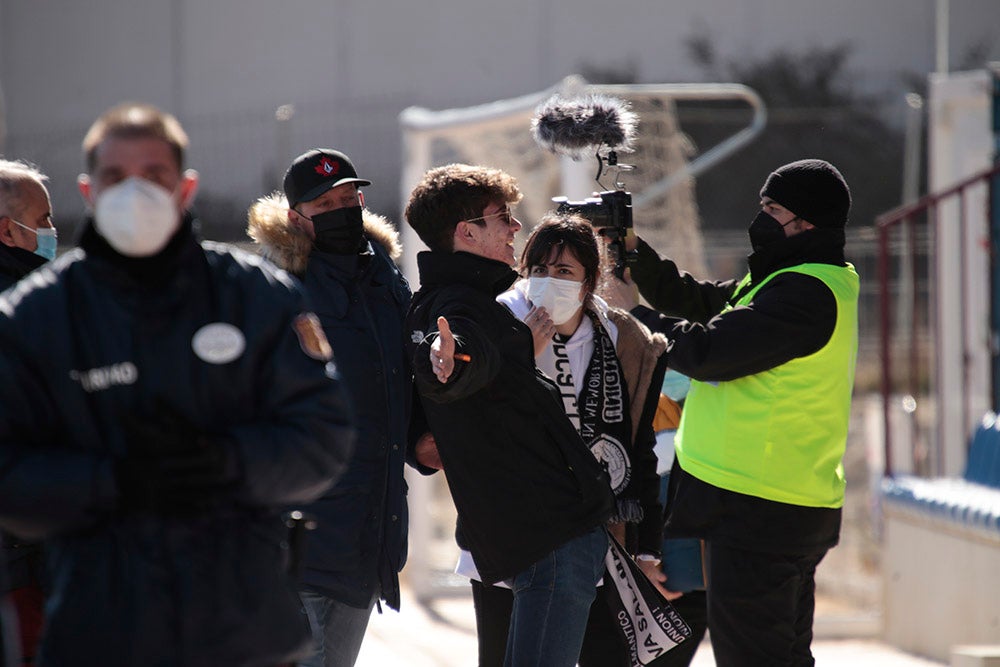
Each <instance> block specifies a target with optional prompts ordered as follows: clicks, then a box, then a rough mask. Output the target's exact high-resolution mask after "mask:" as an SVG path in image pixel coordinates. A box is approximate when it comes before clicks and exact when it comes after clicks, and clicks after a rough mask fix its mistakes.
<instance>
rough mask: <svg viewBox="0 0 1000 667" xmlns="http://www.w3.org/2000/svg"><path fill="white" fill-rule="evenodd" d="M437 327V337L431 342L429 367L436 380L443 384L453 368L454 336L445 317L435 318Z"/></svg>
mask: <svg viewBox="0 0 1000 667" xmlns="http://www.w3.org/2000/svg"><path fill="white" fill-rule="evenodd" d="M437 327H438V337H437V338H436V339H435V340H434V342H433V343H432V344H431V352H430V359H431V368H433V369H434V375H435V376H437V379H438V382H440V383H441V384H444V383H446V382H447V381H448V378H449V377H451V374H452V372H453V371H454V370H455V336H454V335H453V334H452V333H451V326H449V325H448V320H446V319H445V318H443V317H439V318H437Z"/></svg>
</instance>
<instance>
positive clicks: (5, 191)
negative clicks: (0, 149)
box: [0, 160, 57, 290]
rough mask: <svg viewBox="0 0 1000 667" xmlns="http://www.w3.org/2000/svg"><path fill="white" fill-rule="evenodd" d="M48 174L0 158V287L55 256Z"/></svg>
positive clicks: (24, 163) (22, 163)
mask: <svg viewBox="0 0 1000 667" xmlns="http://www.w3.org/2000/svg"><path fill="white" fill-rule="evenodd" d="M46 180H48V177H47V176H46V175H45V174H43V173H42V172H41V171H39V170H38V169H36V168H35V167H33V166H32V165H30V164H28V163H26V162H22V161H20V160H0V290H4V289H7V288H8V287H10V286H11V285H13V284H14V283H16V282H17V281H18V280H20V279H21V278H23V277H24V276H26V275H27V274H28V273H30V272H31V271H32V270H34V269H36V268H38V267H39V266H41V265H42V264H44V263H45V262H47V261H49V260H52V259H55V256H56V238H57V234H56V228H55V227H54V226H53V224H52V203H51V202H50V200H49V192H48V190H46V189H45V181H46Z"/></svg>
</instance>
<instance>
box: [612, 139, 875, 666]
mask: <svg viewBox="0 0 1000 667" xmlns="http://www.w3.org/2000/svg"><path fill="white" fill-rule="evenodd" d="M760 208H761V210H760V211H759V212H758V213H757V215H756V217H755V218H754V219H753V221H752V222H751V223H750V227H749V230H748V231H749V235H750V244H751V246H752V247H753V253H752V254H751V255H750V256H749V258H748V262H749V268H750V271H749V273H748V274H747V275H746V276H745V277H744V278H743V279H742V280H738V281H737V280H729V281H722V282H710V281H699V280H695V278H693V277H692V276H691V275H689V274H687V273H684V272H682V271H679V270H678V268H677V266H676V264H674V263H673V262H672V261H670V260H669V259H661V258H660V257H659V256H658V255H657V254H656V252H655V251H654V250H653V249H652V248H650V247H649V246H648V245H646V244H645V243H644V242H642V241H641V240H639V241H638V242H637V243H636V241H634V240H632V241H631V243H630V242H629V241H626V244H627V245H633V247H632V248H627V249H629V250H634V251H635V253H636V262H635V265H634V266H633V267H632V269H631V276H632V279H633V280H634V281H635V284H636V285H637V286H638V288H639V291H640V292H641V293H642V295H643V296H644V297H645V298H646V300H647V301H649V303H650V304H651V305H652V306H653V307H654V308H656V309H657V310H658V311H660V312H659V314H656V313H650V312H649V311H648V309H647V310H646V312H645V313H643V312H642V309H641V307H637V308H636V309H635V310H633V313H634V314H636V315H637V316H639V317H640V319H642V320H643V321H644V322H646V323H652V324H653V325H654V326H655V327H656V328H659V329H660V330H662V331H663V332H664V333H665V334H666V335H667V337H668V338H669V339H670V341H671V347H670V349H669V352H668V353H667V364H668V365H669V366H670V367H671V368H674V369H675V370H677V371H679V372H681V373H683V374H685V375H687V376H689V377H691V378H692V383H691V390H690V393H689V394H688V397H687V401H686V404H685V408H684V417H683V420H682V423H681V426H680V429H679V431H678V433H677V437H676V440H675V450H676V457H675V459H674V466H673V470H672V471H671V475H670V490H669V494H668V501H667V518H666V524H665V531H666V534H667V535H668V536H670V537H699V538H702V539H704V540H705V541H706V547H707V548H706V568H707V574H708V580H707V582H706V583H707V585H708V586H707V601H708V629H709V633H710V635H711V637H712V649H713V652H714V654H715V659H716V662H717V664H719V665H722V666H727V665H812V664H813V659H812V654H811V651H810V648H809V646H810V643H811V641H812V625H813V609H814V604H815V595H814V594H815V573H816V566H817V565H818V564H819V562H820V561H821V560H822V559H823V557H824V556H825V555H826V552H827V551H828V550H829V549H830V548H831V547H833V546H835V545H836V544H837V542H838V540H839V536H840V519H841V509H842V507H843V503H844V466H843V456H844V449H845V447H846V444H847V426H848V420H849V417H850V405H851V390H852V386H853V384H854V364H855V357H856V353H857V344H858V291H859V280H858V274H857V273H856V272H855V271H854V267H853V266H851V265H850V264H848V263H847V262H846V261H845V259H844V242H845V233H844V229H845V225H846V224H847V216H848V213H849V211H850V208H851V194H850V190H849V188H848V187H847V183H846V181H845V180H844V177H843V176H842V175H841V174H840V172H839V171H837V169H836V168H835V167H834V166H833V165H831V164H830V163H829V162H826V161H824V160H817V159H809V160H799V161H797V162H792V163H790V164H786V165H783V166H781V167H779V168H778V169H776V170H775V171H774V172H772V173H771V174H770V175H769V176H768V177H767V179H766V181H765V182H764V186H763V188H761V191H760ZM620 293H624V290H620ZM649 315H652V316H653V317H652V318H650V317H649ZM681 318H683V319H681ZM666 587H667V588H668V589H669V588H670V581H667V582H666Z"/></svg>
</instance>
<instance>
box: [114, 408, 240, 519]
mask: <svg viewBox="0 0 1000 667" xmlns="http://www.w3.org/2000/svg"><path fill="white" fill-rule="evenodd" d="M122 423H123V426H124V429H125V440H126V445H127V448H128V449H127V451H126V454H125V456H124V457H122V458H120V459H118V460H117V461H116V462H115V466H114V471H115V479H116V481H117V483H118V491H119V495H120V505H121V506H122V508H123V509H126V510H138V511H150V512H155V513H158V514H171V515H193V514H200V513H203V512H205V511H208V510H211V509H212V508H214V507H217V506H218V505H219V504H221V503H222V502H224V501H225V500H226V499H227V498H229V497H231V495H232V492H233V489H234V488H235V486H236V485H237V484H238V482H239V477H240V475H239V473H238V466H237V465H236V461H235V460H233V459H234V456H235V449H234V447H233V445H232V443H231V442H230V441H229V440H227V439H225V438H220V437H212V436H209V435H206V434H204V433H200V432H198V430H197V429H195V428H194V427H193V426H192V425H191V424H190V422H188V421H187V420H186V419H184V418H183V417H181V416H179V415H177V414H176V413H174V412H173V411H172V410H167V409H158V410H157V415H156V416H155V417H152V418H140V417H136V416H134V415H126V416H125V417H124V418H123V419H122Z"/></svg>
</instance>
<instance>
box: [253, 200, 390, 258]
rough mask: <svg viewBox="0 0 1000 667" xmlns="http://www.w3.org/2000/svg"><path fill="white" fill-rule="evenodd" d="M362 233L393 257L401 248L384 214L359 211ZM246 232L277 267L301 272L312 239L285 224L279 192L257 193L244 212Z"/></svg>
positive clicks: (285, 207) (285, 204)
mask: <svg viewBox="0 0 1000 667" xmlns="http://www.w3.org/2000/svg"><path fill="white" fill-rule="evenodd" d="M362 217H363V219H364V225H365V236H367V237H368V239H369V240H370V241H372V242H373V243H378V244H379V245H381V246H382V247H383V248H385V251H386V252H387V253H389V257H390V258H392V259H393V260H395V259H396V258H398V257H399V256H400V254H401V253H402V251H403V246H402V245H401V244H400V242H399V232H398V231H396V229H395V228H394V227H393V226H392V223H391V222H389V220H388V219H387V218H384V217H382V216H381V215H378V214H377V213H373V212H371V211H369V210H368V209H367V208H366V209H364V211H363V213H362ZM247 235H248V236H249V237H250V238H251V239H253V240H254V242H255V243H257V245H259V246H260V254H261V255H262V256H263V257H264V258H265V259H268V260H270V261H271V262H273V263H274V264H276V265H277V266H278V267H280V268H282V269H284V270H286V271H288V272H289V273H293V274H295V275H297V276H300V277H301V276H302V275H303V274H304V273H305V270H306V264H308V262H309V253H310V252H312V248H313V244H312V239H310V238H309V237H308V236H306V234H305V232H303V231H302V230H301V229H299V228H297V227H293V226H292V225H290V224H288V201H287V200H286V199H285V196H284V195H283V194H281V193H278V192H274V193H272V194H269V195H267V196H265V197H261V198H260V199H258V200H257V201H255V202H254V203H253V205H252V206H251V207H250V210H249V211H248V212H247Z"/></svg>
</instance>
